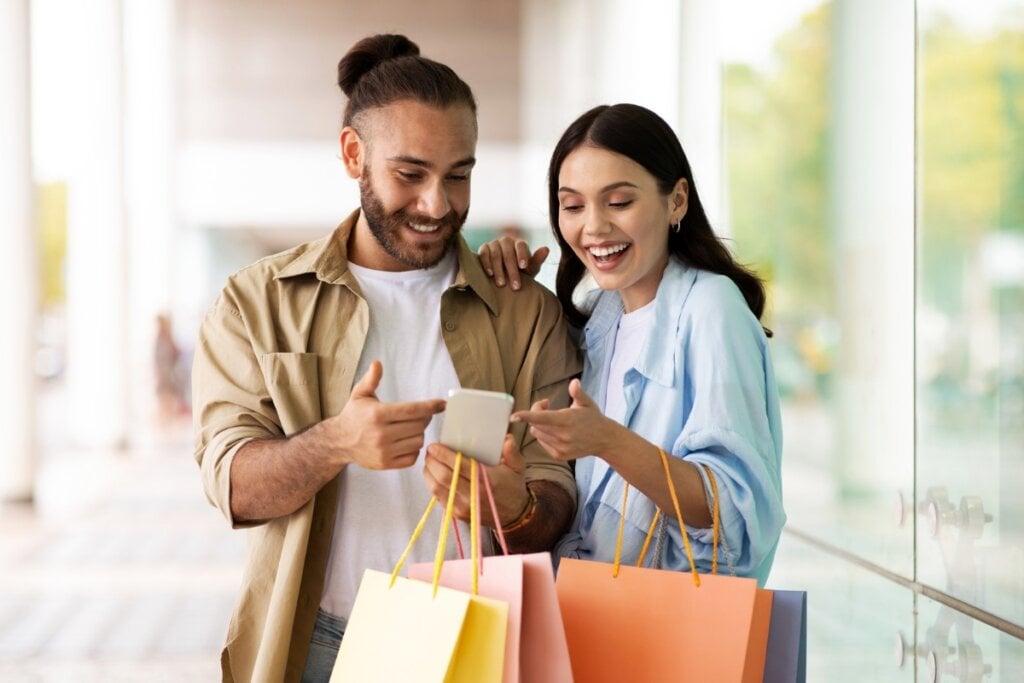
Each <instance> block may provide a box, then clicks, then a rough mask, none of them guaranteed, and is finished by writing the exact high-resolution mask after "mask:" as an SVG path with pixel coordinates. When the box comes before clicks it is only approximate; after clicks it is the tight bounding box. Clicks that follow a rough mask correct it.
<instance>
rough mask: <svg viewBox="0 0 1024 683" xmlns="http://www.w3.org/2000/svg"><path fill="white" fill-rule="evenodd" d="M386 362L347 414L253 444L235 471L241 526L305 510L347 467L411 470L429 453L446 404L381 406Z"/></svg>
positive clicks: (375, 366) (374, 367)
mask: <svg viewBox="0 0 1024 683" xmlns="http://www.w3.org/2000/svg"><path fill="white" fill-rule="evenodd" d="M382 374H383V367H382V366H381V363H380V361H374V362H373V363H371V364H370V369H369V370H368V371H367V372H366V374H365V375H363V377H362V379H360V380H359V382H357V383H356V385H355V386H354V387H352V394H351V396H350V397H349V400H348V402H347V403H345V407H344V408H342V410H341V412H340V413H338V414H337V415H335V416H334V417H330V418H327V419H326V420H323V421H322V422H318V423H316V424H315V425H313V426H312V427H310V428H309V429H306V430H305V431H302V432H299V433H298V434H295V435H294V436H292V437H290V438H287V439H264V440H256V441H250V442H249V443H247V444H245V446H243V447H242V448H241V449H240V450H239V451H238V453H237V454H236V455H235V458H234V460H233V461H232V463H231V514H232V516H233V517H234V518H235V519H236V520H237V521H240V522H259V521H265V520H268V519H273V518H275V517H281V516H283V515H289V514H291V513H293V512H295V511H296V510H298V509H299V508H300V507H302V506H303V505H305V504H306V503H307V502H308V501H309V500H310V499H311V498H312V497H313V496H314V495H316V492H317V491H319V490H320V489H321V488H323V486H324V484H326V483H327V482H328V481H330V480H331V479H333V478H334V477H335V476H337V474H338V472H340V471H341V470H342V469H343V468H344V467H345V466H346V465H348V464H350V463H356V464H358V465H360V466H361V467H364V468H366V469H373V470H390V469H399V468H403V467H409V466H411V465H413V464H414V463H415V462H416V459H417V458H418V457H419V452H420V449H421V448H422V447H423V433H424V430H425V429H426V428H427V424H428V423H429V422H430V418H431V417H432V416H433V415H434V414H435V413H439V412H441V411H442V410H444V401H443V400H440V399H436V400H426V401H413V402H407V403H381V402H380V401H379V400H378V399H377V395H376V393H375V392H376V390H377V385H378V384H379V383H380V378H381V375H382Z"/></svg>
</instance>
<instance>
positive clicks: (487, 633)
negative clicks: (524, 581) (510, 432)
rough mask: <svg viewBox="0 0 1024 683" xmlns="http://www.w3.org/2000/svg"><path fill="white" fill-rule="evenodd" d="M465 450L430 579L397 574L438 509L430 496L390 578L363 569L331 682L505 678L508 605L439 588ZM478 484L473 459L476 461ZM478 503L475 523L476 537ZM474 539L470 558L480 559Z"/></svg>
mask: <svg viewBox="0 0 1024 683" xmlns="http://www.w3.org/2000/svg"><path fill="white" fill-rule="evenodd" d="M461 462H462V454H461V453H460V454H458V455H457V456H456V459H455V471H454V473H453V475H452V486H451V489H450V490H449V493H448V505H447V507H446V509H445V514H444V521H443V522H442V527H441V535H440V538H439V539H438V545H437V553H436V556H435V561H434V572H433V581H432V582H431V583H426V582H422V581H414V580H410V579H405V578H402V577H400V576H398V572H399V571H400V570H401V568H402V565H403V564H404V563H405V559H406V558H407V557H408V555H409V552H410V550H411V549H412V545H413V543H415V541H416V538H417V537H418V536H419V534H420V532H421V531H422V530H423V527H424V526H425V525H426V522H427V519H428V517H429V515H430V512H431V510H432V509H433V506H434V503H435V500H434V499H433V498H432V499H431V500H430V504H429V505H428V506H427V509H426V511H425V512H424V513H423V517H422V519H421V520H420V522H419V524H418V525H417V527H416V530H415V531H414V532H413V535H412V538H411V539H410V540H409V544H408V546H407V547H406V549H405V552H404V553H403V554H402V557H401V558H400V559H399V560H398V564H397V565H396V566H395V569H394V571H393V572H392V573H391V576H390V577H389V576H388V575H387V574H384V573H383V572H378V571H374V570H371V569H368V570H366V572H365V573H364V574H363V580H362V582H361V583H360V584H359V590H358V592H357V593H356V600H355V604H354V605H353V606H352V613H351V614H350V616H349V620H348V625H347V628H346V629H345V637H344V638H343V639H342V641H341V646H340V648H339V649H338V658H337V660H336V661H335V664H334V670H333V671H332V673H331V683H339V682H342V681H359V682H360V683H375V682H380V683H392V682H393V681H403V682H410V683H418V682H423V683H427V682H429V683H501V681H502V670H503V666H504V658H505V634H506V630H507V628H508V603H507V602H503V601H501V600H494V599H492V598H487V597H483V596H480V595H477V594H476V590H475V588H476V580H475V579H473V580H472V583H473V588H474V590H473V591H472V594H471V593H466V592H462V591H457V590H452V589H449V588H444V587H440V586H439V581H438V580H439V577H440V570H441V565H442V561H443V559H444V549H445V543H446V541H447V529H448V526H449V524H450V523H451V521H452V508H453V505H454V501H455V489H456V486H457V485H458V480H459V468H460V466H461ZM471 465H472V470H473V476H472V477H471V482H475V471H476V461H475V460H472V461H471ZM476 507H477V506H476V504H475V503H471V505H470V517H471V521H470V526H471V529H473V531H474V536H476V533H475V532H476V529H477V526H478V525H479V523H478V522H477V521H476V517H477V509H476ZM476 553H477V544H476V542H475V539H474V544H473V549H472V555H473V557H472V561H473V562H474V564H475V562H476V559H477V558H476Z"/></svg>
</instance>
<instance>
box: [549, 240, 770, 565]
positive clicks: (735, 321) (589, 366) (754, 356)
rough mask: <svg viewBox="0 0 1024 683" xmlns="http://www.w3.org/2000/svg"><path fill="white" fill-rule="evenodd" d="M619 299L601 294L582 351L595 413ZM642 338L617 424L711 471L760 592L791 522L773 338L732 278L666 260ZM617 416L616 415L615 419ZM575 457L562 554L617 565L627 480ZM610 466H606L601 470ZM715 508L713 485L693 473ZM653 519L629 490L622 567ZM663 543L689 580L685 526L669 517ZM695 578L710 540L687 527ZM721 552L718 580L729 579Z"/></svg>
mask: <svg viewBox="0 0 1024 683" xmlns="http://www.w3.org/2000/svg"><path fill="white" fill-rule="evenodd" d="M623 311H624V309H623V305H622V299H621V298H620V296H619V294H618V293H617V292H599V293H598V294H597V296H596V302H595V303H594V307H593V312H592V314H591V316H590V319H589V321H588V322H587V324H586V326H585V328H584V331H583V337H582V340H581V347H582V349H583V351H584V354H585V359H584V368H583V389H584V391H586V392H587V394H588V395H590V396H591V398H593V399H594V401H595V402H596V403H597V404H598V405H601V406H603V405H605V399H606V396H607V394H608V386H607V383H608V370H609V361H610V359H611V355H612V353H613V347H614V336H615V333H616V331H617V330H618V326H619V321H620V319H621V317H622V315H623ZM648 330H649V332H648V334H647V338H646V340H645V341H644V342H643V343H642V345H641V347H640V352H639V355H638V356H637V358H636V361H635V362H634V363H633V366H632V367H631V368H630V369H629V370H627V371H626V373H625V375H624V377H623V396H624V400H625V411H624V414H623V416H622V418H623V419H622V420H621V422H622V424H624V425H625V426H626V427H628V428H629V429H631V430H632V431H633V432H635V433H637V434H639V435H640V436H642V437H643V438H645V439H647V440H648V441H650V442H652V443H654V444H657V445H659V446H661V447H662V448H663V449H664V450H665V452H666V454H668V455H670V456H675V457H677V458H682V459H684V460H687V461H688V462H691V463H693V464H695V465H707V466H708V467H710V468H711V470H712V471H713V472H714V474H715V479H716V482H717V485H718V492H719V505H720V509H721V525H722V534H723V536H724V540H725V545H726V546H728V548H729V556H730V557H729V562H728V563H731V564H732V566H733V569H734V571H735V572H736V574H737V575H738V576H749V577H753V578H756V579H757V580H758V582H759V583H760V584H761V585H764V582H765V579H767V577H768V572H769V570H770V569H771V565H772V561H773V559H774V557H775V549H776V547H777V546H778V541H779V535H780V534H781V532H782V527H783V525H784V524H785V521H786V514H785V512H784V510H783V505H782V480H781V476H780V474H781V473H780V465H781V457H782V419H781V416H780V413H779V400H778V389H777V387H776V384H775V375H774V372H773V370H772V364H771V356H770V354H769V350H768V339H767V337H766V336H765V333H764V330H763V329H762V327H761V324H760V322H759V321H758V320H757V319H756V318H755V317H754V315H753V313H751V311H750V308H749V307H748V306H747V303H746V301H745V300H744V298H743V295H742V294H741V293H740V291H739V289H738V288H737V287H736V285H735V284H734V283H733V282H732V280H730V279H729V278H727V277H725V276H723V275H718V274H716V273H710V272H707V271H703V270H697V269H694V268H689V267H687V266H684V265H683V264H682V263H680V262H679V261H678V260H677V259H676V258H674V257H671V258H669V263H668V266H667V267H666V268H665V273H664V275H663V276H662V280H661V283H660V285H659V286H658V292H657V294H656V295H655V299H654V311H653V317H652V320H651V322H650V325H649V327H648ZM615 417H618V416H615ZM596 462H597V458H595V457H594V456H587V457H583V458H580V459H578V460H576V488H577V491H578V493H579V507H578V508H577V511H576V517H575V519H574V520H573V524H572V527H571V529H570V530H569V533H567V534H566V535H565V537H563V538H562V540H561V541H559V543H558V544H557V546H556V547H555V555H556V561H557V558H559V557H575V558H580V559H585V560H597V561H601V562H612V561H613V560H614V557H615V539H616V535H617V533H618V526H619V519H620V517H621V516H623V514H622V492H623V487H624V485H625V480H624V479H622V477H620V476H619V475H618V474H617V473H616V472H615V471H614V470H611V469H608V468H607V467H596V468H595V463H596ZM601 464H603V461H602V463H601ZM698 471H699V472H700V473H701V477H702V478H703V479H704V487H705V491H706V495H707V496H708V500H710V499H711V498H710V496H711V493H710V484H709V482H708V481H707V476H706V473H705V472H704V470H703V468H700V469H699V470H698ZM654 513H655V506H654V503H653V502H651V500H650V499H649V498H647V497H646V496H644V495H643V494H641V493H640V492H639V491H637V490H636V489H632V490H631V491H630V495H629V502H628V504H627V509H626V511H625V515H624V516H625V518H626V525H625V532H624V537H623V546H622V560H623V563H635V562H636V559H637V557H639V554H640V548H641V546H642V545H643V542H644V538H645V536H646V534H647V529H648V527H649V526H650V523H651V519H652V518H653V516H654ZM669 518H670V519H669V522H668V524H667V538H666V542H665V543H664V544H663V547H662V552H661V556H660V557H659V558H657V559H655V558H652V557H650V554H651V553H650V551H649V559H648V560H647V561H646V562H645V564H646V565H648V566H649V565H651V564H652V563H655V562H657V564H658V566H661V567H662V568H665V569H674V570H682V571H689V562H688V560H687V559H686V554H685V552H684V549H683V540H682V536H681V534H680V530H679V524H678V521H677V520H675V519H674V513H673V512H671V511H669ZM686 529H687V532H688V534H689V536H690V540H691V545H692V548H693V553H694V559H695V561H696V563H697V569H698V571H700V572H702V573H707V572H709V571H710V570H711V554H712V532H711V529H710V528H708V529H698V528H693V527H690V526H689V525H687V527H686ZM728 563H727V558H726V552H725V550H724V548H723V547H722V546H721V544H720V546H719V571H720V572H726V571H727V569H726V566H727V564H728Z"/></svg>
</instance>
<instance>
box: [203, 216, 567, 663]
mask: <svg viewBox="0 0 1024 683" xmlns="http://www.w3.org/2000/svg"><path fill="white" fill-rule="evenodd" d="M358 215H359V213H358V211H357V212H355V213H353V214H352V215H351V216H349V217H348V218H347V219H346V220H345V221H344V222H343V223H342V224H341V225H340V226H339V227H338V229H337V230H335V231H334V232H333V233H332V234H331V235H329V236H328V237H325V238H323V239H320V240H316V241H314V242H309V243H307V244H303V245H300V246H298V247H295V248H294V249H291V250H289V251H286V252H283V253H280V254H276V255H274V256H269V257H267V258H264V259H262V260H260V261H258V262H256V263H255V264H253V265H251V266H249V267H247V268H245V269H243V270H241V271H240V272H238V273H236V274H235V275H233V276H231V277H230V278H229V279H228V283H227V285H226V286H225V287H224V290H223V291H222V293H221V295H220V297H219V298H218V299H217V301H216V302H215V303H214V304H213V306H212V307H211V308H210V310H209V311H208V312H207V314H206V316H205V318H204V320H203V323H202V327H201V330H200V334H199V344H198V345H197V349H196V354H195V362H194V365H193V411H194V421H195V431H196V445H195V458H196V460H197V462H198V463H199V467H200V469H201V471H202V478H203V486H204V488H205V491H206V495H207V497H208V498H209V499H210V502H211V503H212V504H213V505H215V506H216V507H217V508H219V509H220V510H221V512H223V513H224V515H225V516H226V517H227V518H228V520H229V521H230V522H231V524H232V526H233V527H236V528H237V527H241V526H246V525H245V524H243V523H239V522H237V521H236V520H234V519H232V516H231V507H230V503H229V501H230V477H229V473H230V471H231V461H232V458H234V456H235V454H236V453H237V452H238V450H239V449H240V448H241V447H242V446H243V445H244V444H246V443H247V442H249V441H251V440H253V439H265V438H274V437H283V436H288V435H291V434H294V433H296V432H298V431H300V430H302V429H304V428H305V427H307V426H309V425H311V424H314V423H316V422H318V421H320V420H321V419H323V418H325V417H328V416H331V415H336V414H337V413H338V412H340V411H341V409H342V407H343V406H344V404H345V402H346V401H347V399H348V395H349V392H350V391H351V388H352V384H353V382H354V380H355V379H356V378H354V377H353V375H354V373H355V370H356V364H357V363H358V361H359V357H360V354H361V353H362V349H363V343H364V341H365V339H366V332H367V325H368V308H367V304H366V301H365V300H364V299H363V298H362V296H361V294H360V290H359V285H358V284H357V282H356V279H355V278H354V277H353V276H352V274H351V273H350V272H349V271H348V267H347V261H346V244H347V240H348V236H349V233H350V231H351V230H352V228H353V226H354V225H355V222H356V219H357V218H358ZM458 248H459V253H458V258H459V272H458V275H457V276H456V281H455V284H454V285H453V286H452V287H451V288H450V289H449V290H448V291H447V292H445V293H444V295H443V297H442V300H441V310H440V312H439V313H440V316H441V321H442V335H443V336H444V341H445V344H446V346H447V347H448V352H449V353H450V354H451V357H452V361H453V363H454V365H455V370H456V373H457V374H458V376H459V381H460V382H461V384H462V386H463V387H469V388H477V389H489V390H496V391H506V392H508V393H510V394H511V395H512V396H513V397H514V398H515V408H516V409H517V410H518V409H525V408H528V407H529V406H530V405H531V404H532V403H533V402H534V401H536V400H539V399H541V398H544V397H549V398H551V399H552V400H553V402H554V403H555V404H557V405H559V406H564V405H565V404H566V402H567V400H568V396H567V388H566V387H567V384H568V381H569V379H570V378H571V377H573V376H574V375H576V374H578V373H579V372H580V370H581V365H580V362H579V359H578V352H577V350H576V347H575V345H574V344H573V342H572V340H571V339H570V337H569V334H568V330H567V328H566V324H565V322H564V320H563V318H562V312H561V308H560V306H559V303H558V301H557V300H556V299H555V297H554V296H553V295H552V294H551V293H550V292H549V291H547V290H546V289H544V288H543V287H541V286H540V285H537V284H535V283H534V282H533V281H532V280H530V279H529V278H527V279H526V281H525V282H524V286H523V288H522V289H521V290H520V291H519V292H512V291H511V290H510V289H509V288H507V287H506V288H497V287H494V286H493V284H492V283H491V281H490V280H489V279H488V278H487V276H486V275H485V273H484V272H483V269H482V268H481V267H480V264H479V262H478V260H477V257H476V255H475V254H473V253H472V252H471V251H470V250H469V248H468V247H467V246H466V244H465V242H463V241H462V240H461V239H460V241H459V245H458ZM385 370H386V368H385ZM513 433H514V434H515V436H516V438H517V440H518V442H519V444H520V448H521V449H522V452H523V455H524V458H525V460H526V463H527V469H526V477H527V479H528V480H536V479H548V480H551V481H554V482H557V483H558V484H560V485H561V486H563V487H564V488H565V490H566V491H568V492H569V493H570V494H571V496H572V497H573V499H574V500H575V496H576V487H575V485H574V483H573V479H572V474H571V471H570V470H569V468H568V466H567V465H565V464H564V463H557V462H555V461H553V460H552V459H551V458H550V457H548V455H547V453H546V452H545V451H544V449H543V448H541V446H540V444H538V443H536V441H535V440H534V439H533V438H532V437H529V435H528V433H526V432H525V426H524V425H516V426H514V428H513ZM337 499H338V484H337V479H335V480H332V481H331V482H330V483H329V484H327V485H326V486H324V488H323V489H321V490H320V492H319V493H317V495H316V496H315V497H314V498H313V500H310V501H309V502H308V503H307V504H306V505H305V506H303V507H302V508H301V509H300V510H298V511H297V512H295V513H293V514H291V515H289V516H287V517H282V518H278V519H274V520H271V521H269V522H266V523H264V524H261V525H258V526H253V527H251V528H250V529H249V530H248V534H249V543H248V546H249V554H248V561H247V564H246V568H245V574H244V579H243V586H242V592H241V597H240V598H239V601H238V603H237V605H236V607H235V612H234V615H233V617H232V619H231V624H230V626H229V629H228V635H227V642H226V644H225V647H224V650H223V652H222V654H221V666H222V670H223V676H224V680H226V681H275V682H276V681H298V680H299V679H300V677H301V674H302V670H303V667H304V666H305V659H306V654H307V649H308V645H309V639H310V636H311V634H312V631H313V623H314V621H315V619H316V612H317V608H318V606H319V603H320V596H321V590H322V588H323V582H324V575H325V571H326V565H327V557H328V551H329V550H330V545H331V537H332V534H333V528H334V517H335V508H336V506H337ZM408 531H409V533H410V534H411V533H412V530H411V529H409V530H408ZM396 559H397V558H396Z"/></svg>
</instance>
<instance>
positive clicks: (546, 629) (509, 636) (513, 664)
mask: <svg viewBox="0 0 1024 683" xmlns="http://www.w3.org/2000/svg"><path fill="white" fill-rule="evenodd" d="M481 473H482V474H483V482H484V484H485V486H484V489H485V490H486V491H487V497H488V499H489V501H490V505H491V512H492V515H493V516H494V519H497V518H498V513H497V509H496V506H495V505H494V498H493V496H492V495H491V491H490V484H489V483H488V481H487V473H486V470H483V469H481ZM477 491H479V487H478V488H477ZM477 507H478V509H479V502H478V503H477ZM496 531H497V533H498V540H499V543H500V545H501V548H502V550H503V551H504V555H499V556H495V557H487V558H481V560H480V571H479V572H478V573H477V576H478V592H479V595H482V596H486V597H489V598H495V599H497V600H501V601H502V602H507V603H508V630H507V632H506V635H505V668H504V673H503V676H502V681H503V683H520V682H522V683H572V680H573V679H572V669H571V666H570V664H569V649H568V645H567V644H566V640H565V630H564V629H563V626H562V614H561V612H560V611H559V609H558V596H557V595H556V593H555V576H554V571H553V570H552V564H551V555H550V554H549V553H532V554H528V555H510V554H509V553H508V547H507V546H506V545H505V539H504V536H503V535H502V532H501V525H500V524H496ZM474 566H475V565H474V563H473V561H472V560H466V559H462V560H448V561H447V562H445V563H444V564H443V565H442V568H441V576H440V585H442V586H447V587H449V588H455V589H459V590H463V591H470V590H471V587H472V580H473V569H474ZM432 572H433V566H432V565H431V564H429V563H425V562H424V563H420V564H413V565H410V566H409V578H411V579H418V580H421V581H430V580H431V577H432Z"/></svg>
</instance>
